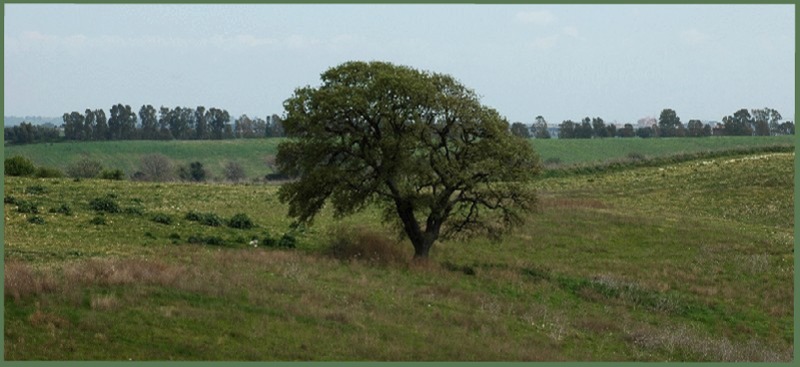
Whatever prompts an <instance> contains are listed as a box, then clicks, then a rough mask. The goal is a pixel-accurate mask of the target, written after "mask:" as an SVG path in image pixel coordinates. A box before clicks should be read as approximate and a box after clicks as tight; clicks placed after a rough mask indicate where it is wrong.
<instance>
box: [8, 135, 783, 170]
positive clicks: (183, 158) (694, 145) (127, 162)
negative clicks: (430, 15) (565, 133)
mask: <svg viewBox="0 0 800 367" xmlns="http://www.w3.org/2000/svg"><path fill="white" fill-rule="evenodd" d="M279 142H280V139H245V140H217V141H109V142H64V143H55V144H32V145H21V146H6V147H5V148H4V154H5V156H6V157H11V156H14V155H22V156H25V157H28V158H29V159H31V160H32V161H33V162H34V163H35V164H36V165H39V166H48V167H57V168H60V169H62V170H63V169H64V168H66V167H67V166H68V165H69V164H71V163H73V162H75V161H77V160H79V159H80V158H82V157H90V158H92V159H96V160H98V161H101V162H103V164H104V165H105V166H106V168H112V169H116V168H119V169H122V170H123V171H125V172H126V173H127V174H128V175H131V174H133V173H134V172H136V170H137V169H138V167H139V163H140V160H141V158H142V157H143V156H144V155H147V154H151V153H155V152H157V153H161V154H164V155H166V156H168V157H170V158H171V159H173V160H174V161H175V162H176V163H178V164H185V165H188V164H189V163H190V162H193V161H200V162H202V163H203V165H204V166H205V167H206V168H208V169H210V170H211V173H212V175H214V176H215V177H217V178H219V177H223V173H222V172H223V171H222V169H223V167H224V165H225V163H227V162H228V161H229V160H230V161H235V162H237V163H239V164H241V165H242V166H243V167H244V169H245V173H246V175H247V178H248V179H257V178H263V177H264V175H266V174H268V173H272V171H271V169H270V168H269V167H268V165H267V164H266V160H267V159H268V157H271V156H274V154H275V152H276V149H277V146H278V143H279ZM531 144H532V145H533V146H534V148H535V149H536V151H537V152H538V153H539V155H540V156H541V158H542V160H543V161H544V162H545V163H547V164H548V166H553V165H556V166H558V165H562V166H563V165H573V164H585V163H592V162H601V161H608V160H617V159H625V158H627V157H629V156H631V155H638V156H645V157H658V156H667V155H673V154H677V153H693V152H698V151H714V150H727V149H732V148H747V147H763V146H770V145H776V144H783V145H793V144H794V137H793V136H773V137H714V138H674V139H638V138H636V139H572V140H558V139H552V140H531Z"/></svg>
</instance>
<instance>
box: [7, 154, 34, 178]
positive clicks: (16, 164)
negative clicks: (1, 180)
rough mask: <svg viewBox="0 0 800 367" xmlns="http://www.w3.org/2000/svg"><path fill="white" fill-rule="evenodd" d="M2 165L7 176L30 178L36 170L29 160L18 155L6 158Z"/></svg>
mask: <svg viewBox="0 0 800 367" xmlns="http://www.w3.org/2000/svg"><path fill="white" fill-rule="evenodd" d="M3 165H4V167H5V170H6V171H5V174H6V175H7V176H30V175H32V174H33V172H34V171H35V170H36V167H35V166H34V165H33V162H31V161H30V159H28V158H25V157H23V156H19V155H15V156H13V157H11V158H6V160H5V162H4V164H3Z"/></svg>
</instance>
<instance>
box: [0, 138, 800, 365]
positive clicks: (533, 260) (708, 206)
mask: <svg viewBox="0 0 800 367" xmlns="http://www.w3.org/2000/svg"><path fill="white" fill-rule="evenodd" d="M793 167H794V153H768V154H757V155H742V156H734V157H724V158H715V159H709V160H695V161H689V162H684V163H678V164H671V165H664V166H660V167H642V168H632V169H628V170H622V171H618V172H609V173H598V174H591V175H586V174H584V175H573V176H565V177H558V178H547V179H542V180H540V181H539V182H537V183H536V185H537V187H538V189H539V206H538V209H537V211H536V212H534V213H531V216H530V218H529V221H528V223H526V225H525V226H523V227H521V228H519V229H518V230H517V231H516V232H514V233H512V234H510V235H508V236H506V237H505V238H503V239H502V240H501V241H497V242H492V241H489V240H486V239H480V238H478V239H471V240H458V241H456V240H452V241H442V242H439V243H437V244H436V245H435V246H434V248H433V250H432V253H431V260H429V261H427V262H424V263H417V262H412V261H411V260H410V259H411V253H412V249H411V245H410V244H409V243H408V242H407V241H403V240H401V239H397V238H396V237H395V236H394V235H393V232H392V231H391V230H390V229H388V228H386V227H384V226H382V225H381V224H380V222H379V212H378V211H377V210H372V209H370V210H367V211H365V212H363V213H361V214H358V215H356V216H353V217H349V218H346V219H343V220H334V219H333V218H332V216H331V215H330V213H326V214H325V215H323V216H321V217H320V218H318V219H317V220H316V222H315V223H314V225H313V226H311V227H308V228H303V227H297V226H294V225H292V222H291V220H290V219H289V218H287V217H286V216H285V214H286V208H285V206H284V205H282V204H280V203H279V202H278V200H277V197H276V190H277V189H276V187H275V186H270V185H258V184H251V185H216V184H182V183H168V184H153V183H142V182H127V181H107V180H78V181H76V180H72V179H63V178H62V179H31V178H11V177H6V178H5V192H4V195H5V204H4V215H5V241H4V245H5V258H6V263H5V336H4V337H5V351H4V353H5V359H6V360H83V359H97V360H172V359H176V360H414V361H417V360H424V361H430V360H434V361H436V360H511V361H528V360H530V361H570V360H593V361H598V360H613V361H789V360H791V359H792V355H793V349H792V344H793V333H794V330H793V327H792V325H793V318H792V317H793V309H792V300H793V294H792V289H793V279H794V274H793V264H794V257H793V251H792V249H793V227H792V226H793V223H794V212H793V202H794V197H793V193H794V186H793V176H794V171H793V170H794V168H793ZM93 203H94V204H93ZM110 203H114V204H115V205H116V210H114V209H109V210H105V208H114V205H112V204H110ZM100 204H103V205H100ZM190 213H194V214H190ZM240 214H241V215H240ZM202 215H214V216H215V217H217V218H218V219H219V225H209V224H208V223H215V222H214V221H208V222H205V223H204V222H203V221H199V220H193V219H192V218H195V216H199V217H200V218H202V217H203V216H202ZM242 215H243V216H244V217H246V218H248V219H249V220H250V221H251V222H252V226H231V225H230V223H233V222H236V223H239V222H241V221H232V219H233V218H243V216H242ZM34 217H35V218H40V220H34V219H31V218H34ZM98 218H101V219H98ZM157 218H158V219H157ZM166 218H169V219H166ZM288 238H291V240H289V239H288ZM284 239H285V240H284ZM282 240H283V241H282ZM290 242H291V244H292V246H289V245H288V244H289V243H290ZM279 243H281V244H284V245H285V246H279V245H278V244H279ZM404 256H405V257H404ZM403 259H405V260H403Z"/></svg>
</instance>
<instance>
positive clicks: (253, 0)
mask: <svg viewBox="0 0 800 367" xmlns="http://www.w3.org/2000/svg"><path fill="white" fill-rule="evenodd" d="M60 3H61V4H63V3H67V4H108V3H111V4H220V3H221V4H227V5H237V4H475V5H480V4H485V5H489V4H493V5H504V4H565V5H572V4H575V5H600V4H609V5H611V4H642V5H655V4H666V5H689V4H691V5H695V4H729V5H736V4H759V5H766V4H793V5H795V9H794V10H795V102H796V101H797V99H798V98H797V81H798V76H797V56H796V55H797V44H798V42H797V18H798V15H800V7H798V4H797V0H767V1H763V2H760V1H755V0H746V1H743V0H701V1H689V0H639V1H636V0H609V1H602V0H595V1H591V0H566V1H564V0H556V1H552V0H551V1H541V0H527V1H525V0H517V1H508V0H505V1H502V0H501V1H491V0H471V1H463V0H435V1H424V0H340V1H336V0H298V1H275V0H272V1H270V0H234V1H231V2H222V1H221V0H168V1H163V2H161V1H155V0H127V1H125V0H105V1H103V0H72V1H69V0H67V1H63V0H62V1H54V0H4V1H3V9H2V14H3V24H4V25H5V16H6V14H5V4H60ZM3 33H5V29H4V30H3ZM2 65H3V70H4V73H3V77H2V80H3V85H4V86H5V51H4V52H3V61H2ZM4 92H5V88H4V91H3V92H2V93H4ZM4 103H5V102H3V103H0V111H2V112H5V106H4ZM796 107H797V104H796V103H795V116H794V121H795V123H797V121H798V120H797V112H796ZM798 137H800V135H797V134H795V147H796V146H797V142H798V141H800V139H798ZM0 139H3V143H4V145H5V138H0ZM2 156H3V159H4V160H5V152H4V153H3V154H2ZM794 167H795V172H794V182H795V186H794V215H795V224H794V249H795V250H797V249H799V248H800V246H799V245H800V241H799V240H798V234H800V224H798V222H797V217H798V214H800V211H798V203H800V198H799V197H798V194H799V193H800V190H798V186H797V183H798V182H800V171H798V170H797V168H799V167H800V158H799V157H797V155H795V163H794ZM0 170H1V171H0V172H2V173H3V176H5V168H0ZM4 188H5V180H3V181H2V182H0V189H4ZM0 239H1V240H3V248H4V247H5V246H4V245H5V218H3V228H2V229H0ZM794 252H795V255H794V290H793V291H794V309H795V311H796V310H797V309H798V305H800V285H798V279H800V277H798V273H797V270H798V269H800V258H799V257H798V256H797V251H794ZM0 260H2V262H3V263H4V264H5V251H2V252H0ZM0 275H2V276H3V278H4V279H5V271H4V269H0ZM4 294H5V292H4ZM793 319H794V320H793V323H794V353H795V354H794V356H793V361H792V362H786V363H758V362H755V363H742V364H737V365H745V366H754V365H755V366H761V365H764V366H767V365H769V366H791V365H794V364H793V362H794V361H797V350H798V346H800V330H798V319H797V315H796V314H795V315H794V318H793ZM0 322H2V323H3V325H2V326H1V328H2V329H3V340H2V341H0V346H2V349H3V351H5V306H0ZM0 358H2V359H0V363H2V364H8V365H25V366H28V365H31V366H49V365H67V366H90V367H93V366H106V365H122V364H125V365H131V364H133V365H151V366H152V365H159V364H162V363H164V362H162V361H153V362H138V361H137V362H105V361H90V362H78V361H63V362H61V361H57V362H41V361H16V362H7V361H5V352H4V353H3V356H2V357H0ZM169 364H170V365H177V366H197V365H203V366H212V365H213V366H222V365H224V366H242V367H244V366H247V367H250V366H253V365H254V364H265V365H268V366H275V367H282V366H309V365H313V366H326V367H328V366H329V367H339V366H372V365H392V366H413V367H418V366H419V367H427V366H454V365H457V364H458V365H470V366H479V367H483V366H486V367H488V366H500V367H510V366H515V367H516V366H523V365H531V364H534V365H545V366H547V365H553V366H583V365H589V366H592V367H606V366H609V367H610V366H618V365H620V364H624V365H631V364H657V365H658V366H692V365H702V366H720V365H728V364H729V363H724V362H712V363H701V362H680V363H676V362H666V363H656V362H647V363H638V362H535V363H534V362H530V363H528V362H225V361H214V362H169Z"/></svg>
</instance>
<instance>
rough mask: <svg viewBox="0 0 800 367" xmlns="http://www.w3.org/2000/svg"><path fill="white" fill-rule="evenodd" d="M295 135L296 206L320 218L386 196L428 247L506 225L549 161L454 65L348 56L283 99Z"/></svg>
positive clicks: (289, 167)
mask: <svg viewBox="0 0 800 367" xmlns="http://www.w3.org/2000/svg"><path fill="white" fill-rule="evenodd" d="M284 108H285V110H286V118H285V120H284V121H283V126H284V129H285V131H286V134H287V136H288V137H289V138H290V139H288V140H287V141H284V142H282V143H281V144H280V146H279V147H278V155H277V164H278V167H279V169H280V170H281V172H283V173H285V174H289V175H292V176H294V177H299V179H297V180H295V181H293V182H290V183H287V184H285V185H283V186H282V187H281V188H280V191H279V195H280V199H281V200H282V201H283V202H288V203H289V215H290V216H292V217H295V218H297V219H298V220H299V221H300V222H302V223H310V222H312V220H313V218H314V216H315V215H316V214H317V213H319V211H320V210H321V209H322V208H323V206H324V205H325V203H326V202H330V203H331V204H332V207H333V210H334V213H335V214H336V215H337V216H343V215H348V214H351V213H354V212H357V211H359V210H361V209H364V208H365V207H366V206H367V205H370V204H376V205H379V206H381V207H382V208H383V212H384V219H385V220H386V221H389V222H393V223H395V224H397V225H398V229H400V232H401V233H402V234H405V235H406V236H407V237H408V238H409V239H410V241H411V243H412V245H413V246H414V256H415V257H417V258H419V257H427V256H428V254H429V250H430V248H431V246H432V245H433V243H434V242H435V241H436V240H437V239H438V238H439V237H440V235H441V236H442V237H443V238H444V237H448V236H454V235H457V234H462V235H472V234H479V233H483V234H489V235H499V234H501V233H503V232H505V230H507V229H510V228H511V227H513V225H515V224H519V223H520V222H521V221H522V218H523V216H522V213H523V212H524V211H527V210H530V209H531V208H532V207H533V205H534V204H535V194H534V190H533V188H532V187H531V185H530V184H529V182H530V181H531V179H532V178H533V177H534V176H535V175H536V174H537V173H538V172H539V171H540V170H541V165H540V161H539V158H538V156H537V155H536V153H535V152H534V151H533V149H532V148H531V146H530V144H529V143H528V142H527V141H526V140H524V139H522V138H519V137H515V136H513V135H512V134H511V133H510V131H509V124H508V121H506V120H505V119H504V118H503V117H501V116H500V115H499V113H498V112H497V111H495V110H494V109H491V108H489V107H485V106H483V105H481V103H480V102H479V100H478V97H477V96H476V94H475V93H474V92H473V91H472V90H470V89H468V88H466V87H465V86H463V85H462V84H460V83H459V82H457V81H456V80H455V79H454V78H452V77H451V76H449V75H444V74H437V73H429V72H423V71H418V70H416V69H413V68H410V67H405V66H396V65H393V64H390V63H384V62H369V63H365V62H348V63H345V64H342V65H340V66H337V67H334V68H331V69H329V70H327V71H326V72H325V73H323V74H322V85H321V86H320V87H316V88H314V87H309V86H307V87H303V88H298V89H297V90H295V92H294V95H293V96H292V97H290V98H289V99H288V100H286V101H285V102H284Z"/></svg>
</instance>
